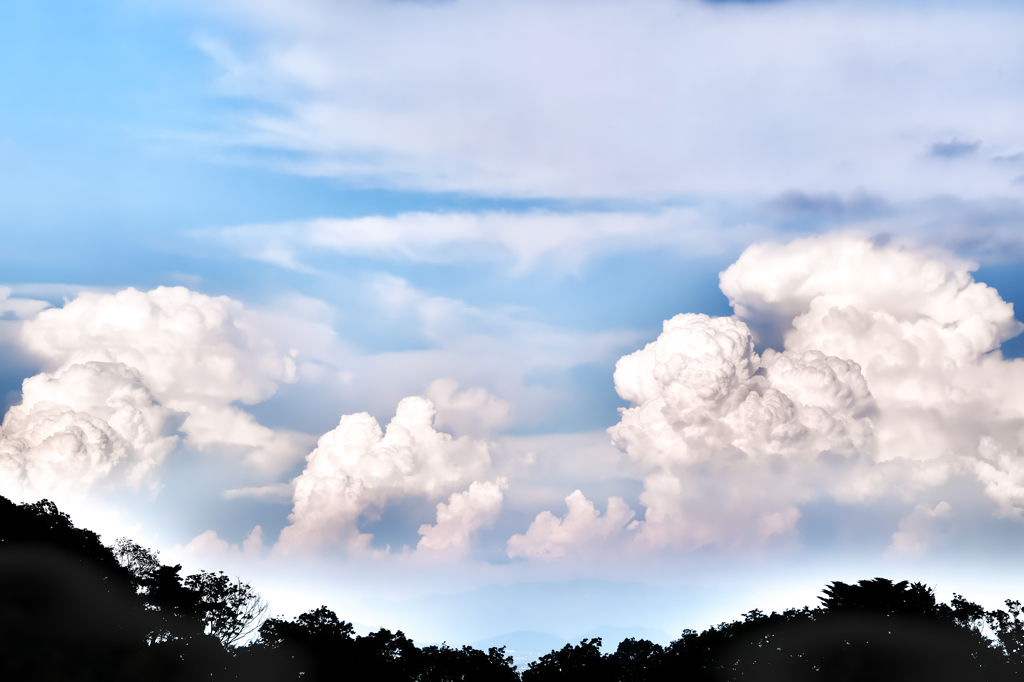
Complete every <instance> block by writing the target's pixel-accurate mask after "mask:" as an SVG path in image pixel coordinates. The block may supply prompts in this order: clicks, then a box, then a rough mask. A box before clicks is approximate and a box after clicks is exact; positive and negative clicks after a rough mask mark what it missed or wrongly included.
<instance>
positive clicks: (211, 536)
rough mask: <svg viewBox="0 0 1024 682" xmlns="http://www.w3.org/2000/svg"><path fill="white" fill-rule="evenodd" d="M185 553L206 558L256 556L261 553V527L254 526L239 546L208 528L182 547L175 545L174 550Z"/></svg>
mask: <svg viewBox="0 0 1024 682" xmlns="http://www.w3.org/2000/svg"><path fill="white" fill-rule="evenodd" d="M179 550H180V551H181V552H182V553H184V554H186V555H194V556H199V557H202V558H207V559H224V558H238V557H247V558H256V557H259V556H260V555H261V554H262V553H263V528H262V527H260V526H256V527H254V528H253V529H252V530H251V531H250V532H249V535H248V536H247V537H246V538H245V540H243V541H242V544H241V546H239V545H233V544H231V543H230V542H228V541H227V540H224V539H223V538H221V537H220V536H219V535H217V532H216V531H212V530H208V531H204V532H203V533H200V534H199V535H197V536H196V537H194V538H192V540H190V541H189V543H188V544H187V545H185V546H184V547H175V548H174V551H175V552H177V551H179Z"/></svg>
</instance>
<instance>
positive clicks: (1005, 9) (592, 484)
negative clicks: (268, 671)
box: [0, 0, 1024, 642]
mask: <svg viewBox="0 0 1024 682" xmlns="http://www.w3.org/2000/svg"><path fill="white" fill-rule="evenodd" d="M1022 19H1024V17H1022V15H1021V11H1020V9H1019V8H1018V7H1016V6H1014V5H1012V4H1005V3H988V4H984V3H982V4H979V3H969V4H968V3H955V2H944V3H923V2H919V3H909V2H908V3H899V4H894V3H843V2H812V1H804V2H800V1H793V2H772V3H699V2H689V1H686V0H645V2H641V3H629V4H627V3H622V2H617V1H615V0H603V1H601V2H596V3H586V2H568V3H551V2H542V1H540V0H537V1H532V2H525V3H522V2H520V3H506V2H490V3H484V2H476V1H467V0H457V1H453V2H446V3H415V2H370V1H366V2H328V1H327V0H302V1H301V2H294V3H287V4H286V3H275V2H261V1H258V0H230V1H225V2H222V3H216V4H212V5H211V4H207V3H165V2H161V1H159V0H151V1H147V2H143V1H141V0H139V1H138V2H130V1H127V0H126V1H114V0H110V1H102V0H89V1H86V2H75V3H72V2H61V1H57V0H47V1H44V2H27V1H22V0H10V1H9V2H5V3H3V4H2V5H0V63H2V64H3V65H4V67H3V68H2V69H0V226H2V229H3V235H4V248H3V249H2V250H0V265H2V270H0V272H2V276H0V286H2V287H4V289H3V290H0V294H3V295H2V296H0V304H2V306H0V307H2V313H3V314H2V317H0V325H2V328H0V344H2V349H3V353H2V355H0V357H3V358H4V360H3V362H2V365H0V394H2V395H4V396H6V398H5V409H10V412H9V413H8V416H7V418H6V420H5V422H4V432H3V433H2V434H0V462H3V464H4V468H3V469H0V472H2V473H3V476H4V477H5V478H4V480H3V490H2V491H0V492H3V494H5V495H9V496H11V497H14V498H17V499H36V498H38V497H40V496H49V497H51V498H52V499H54V500H56V501H57V502H58V504H59V505H61V507H62V508H67V509H69V510H71V511H72V512H73V513H75V514H76V516H75V518H76V519H81V522H83V523H86V524H87V525H88V524H92V525H93V526H95V527H96V528H97V529H98V530H100V531H101V532H103V533H104V537H105V538H107V539H109V540H113V539H114V536H116V534H119V533H128V534H132V535H133V536H134V537H136V538H137V539H138V540H139V541H141V542H143V543H144V544H148V545H150V546H153V547H155V548H158V549H160V550H161V551H162V552H163V553H164V556H165V557H168V558H170V559H173V560H175V561H182V562H184V563H186V564H189V565H190V566H193V567H195V568H199V567H208V568H221V567H224V568H226V569H230V570H231V571H233V572H237V573H241V574H243V575H245V576H252V577H253V578H252V579H253V580H254V582H256V583H257V585H258V586H260V587H262V589H264V591H266V592H267V594H268V595H269V596H270V597H271V599H272V601H273V604H274V608H275V609H277V610H279V611H281V612H286V613H289V614H291V613H297V612H298V611H301V610H303V609H305V608H311V607H315V606H318V605H319V601H317V600H320V601H322V600H323V599H324V598H327V597H329V598H330V604H329V605H331V606H332V607H335V608H336V610H337V611H338V613H339V615H340V616H341V617H342V618H348V619H352V620H357V621H359V622H360V623H365V624H369V625H385V626H388V627H393V628H394V627H398V628H404V629H405V630H406V631H407V632H410V633H412V634H413V635H414V636H415V637H417V638H418V639H420V640H423V641H439V640H443V639H447V640H448V641H450V642H451V641H456V640H458V641H464V642H475V641H483V640H485V639H487V638H493V637H499V636H501V635H502V634H503V633H505V632H510V631H511V629H509V630H502V627H504V626H503V625H502V624H501V623H500V622H499V621H500V619H498V618H496V617H495V616H494V613H498V612H500V611H501V609H507V601H508V600H509V599H513V600H514V601H516V602H523V603H525V604H526V606H523V607H522V608H523V612H522V613H520V614H519V615H517V617H516V618H517V619H518V620H516V623H517V625H516V627H515V628H513V629H515V630H536V631H539V632H544V633H547V635H552V636H555V637H556V638H559V637H565V638H570V637H577V636H582V635H584V634H586V633H590V632H594V631H595V629H598V628H602V627H605V628H628V627H633V626H638V627H639V626H644V627H650V628H655V629H659V628H660V629H661V631H662V632H663V633H664V637H666V638H668V637H675V636H677V635H678V631H677V630H678V629H679V628H682V627H687V626H691V627H696V626H701V625H704V624H707V623H709V622H712V621H714V620H720V619H724V618H728V617H732V616H734V615H736V614H737V613H739V612H740V611H741V610H746V609H747V608H753V607H754V606H758V607H761V608H765V607H768V608H771V607H784V606H789V605H796V604H797V603H804V602H805V601H807V600H810V599H812V598H813V594H814V593H815V591H816V590H817V589H818V588H819V587H820V584H823V581H826V580H832V579H857V578H862V577H870V576H869V574H870V575H874V574H876V573H877V574H885V575H890V576H891V577H893V578H898V579H902V578H903V577H907V578H911V579H925V580H933V581H934V582H936V583H937V584H938V583H941V587H942V589H956V590H958V591H961V592H963V593H964V594H965V595H966V596H968V597H969V598H977V599H979V600H984V599H998V598H1002V597H1010V596H1019V595H1020V591H1021V590H1020V588H1021V586H1020V585H1019V581H1017V580H1016V578H1014V577H1013V576H1012V573H1011V571H1010V567H1011V566H1012V563H1011V562H1012V560H1013V559H1015V558H1016V557H1017V555H1018V554H1019V551H1018V550H1017V547H1019V546H1020V542H1021V540H1022V539H1024V535H1022V533H1021V525H1020V524H1021V521H1020V518H1021V513H1022V512H1021V510H1022V506H1021V505H1022V504H1024V466H1022V465H1021V464H1020V458H1021V457H1022V456H1024V455H1022V453H1024V450H1022V449H1021V448H1022V447H1024V435H1022V434H1024V430H1022V429H1024V394H1022V393H1021V392H1020V391H1021V389H1020V388H1019V386H1020V385H1024V384H1020V383H1016V384H1015V383H1014V381H1015V380H1014V377H1018V376H1019V375H1020V374H1022V373H1024V361H1022V360H1019V359H1018V358H1021V357H1024V343H1022V341H1021V338H1022V337H1021V336H1020V335H1019V331H1020V324H1019V323H1017V322H1016V321H1015V320H1014V313H1013V310H1012V308H1011V307H1010V306H1009V305H1008V304H1013V303H1017V304H1018V307H1019V304H1020V303H1021V302H1022V301H1024V278H1022V277H1021V273H1022V272H1024V269H1022V267H1024V238H1022V237H1021V234H1022V233H1024V232H1022V230H1021V228H1022V225H1024V134H1022V133H1021V132H1020V129H1019V121H1020V119H1021V114H1022V113H1024V111H1022V108H1024V100H1022V98H1021V96H1020V94H1019V91H1020V88H1019V87H1016V84H1018V83H1019V82H1020V79H1021V77H1022V76H1024V49H1022V48H1021V47H1020V41H1019V39H1018V38H1017V36H1018V35H1019V27H1020V24H1021V21H1022ZM772 244H774V245H776V246H768V245H772ZM758 245H762V246H758ZM720 273H723V274H722V276H721V280H720ZM978 283H986V284H988V285H989V286H990V287H991V288H985V287H983V286H981V285H980V284H978ZM158 287H179V289H174V290H167V289H158ZM130 288H131V289H134V290H135V291H129V289H130ZM993 289H994V290H993ZM731 302H732V303H735V304H736V306H735V307H733V306H731ZM833 310H834V312H830V311H833ZM734 312H735V314H736V317H730V316H732V315H733V313H734ZM684 313H687V314H698V313H699V314H704V315H707V316H710V319H705V318H696V317H692V316H691V317H686V318H675V321H674V322H673V323H672V324H671V325H669V326H668V327H665V328H664V331H663V323H664V322H665V321H666V320H671V319H673V318H674V316H677V315H680V314H684ZM1018 317H1019V315H1018ZM719 318H722V319H719ZM857 320H860V322H857ZM652 342H656V344H655V345H654V346H650V347H649V348H648V350H644V349H645V347H646V346H647V344H649V343H652ZM744 349H745V350H744ZM775 351H778V353H776V352H775ZM783 351H784V352H783ZM631 354H635V355H633V356H632V357H634V360H629V361H627V360H625V359H623V358H626V357H627V356H631ZM815 354H819V355H820V356H821V358H826V359H825V360H820V359H815V358H818V355H815ZM620 359H622V360H621V361H620ZM617 363H618V367H619V371H618V372H617V370H616V367H617ZM631 363H632V364H631ZM822 363H824V364H822ZM850 363H853V364H850ZM723 367H724V368H730V369H728V371H726V370H725V369H722V368H723ZM687 368H689V369H687ZM709 377H711V378H709ZM26 380H28V382H27V383H25V384H24V386H23V383H22V382H23V381H26ZM708 382H710V383H708ZM716 382H718V383H716ZM715 396H717V397H715ZM403 399H409V400H406V402H403V403H402V405H404V406H405V407H404V408H400V406H399V403H400V401H402V400H403ZM396 410H397V411H398V413H399V416H398V417H396ZM402 410H405V411H404V412H403V411H402ZM430 410H433V411H434V412H435V413H436V415H435V416H434V417H433V422H431V421H430V417H429V415H428V413H429V412H430ZM620 410H625V411H624V412H620ZM360 413H368V414H369V415H370V416H371V417H372V418H373V419H375V420H376V422H377V423H378V424H379V427H380V428H384V427H385V426H386V425H387V424H388V423H389V422H391V421H392V418H393V417H394V418H395V420H396V421H395V422H394V424H395V426H394V429H392V430H389V432H388V435H387V436H386V437H384V438H383V440H381V438H382V436H381V435H380V434H378V435H374V433H375V432H374V428H375V427H374V426H373V425H372V424H371V422H369V421H366V419H369V417H367V418H366V419H363V418H362V417H359V416H358V415H359V414H360ZM346 415H347V416H346ZM402 415H405V416H402ZM424 415H428V416H424ZM631 415H632V416H631ZM659 415H660V416H659ZM343 416H346V417H345V418H344V419H343ZM339 420H341V425H340V426H339ZM360 420H362V421H360ZM424 420H426V421H424ZM630 420H633V421H630ZM142 425H144V426H142ZM698 425H704V426H700V429H704V430H700V429H698ZM694 429H698V430H694ZM609 430H610V432H609ZM402 434H405V435H402ZM410 434H411V435H410ZM444 434H448V435H447V436H446V435H444ZM321 437H323V439H324V440H320V439H321ZM403 439H406V440H403ZM408 439H411V440H408ZM318 441H319V446H318ZM360 448H363V449H362V450H360ZM403 448H404V449H403ZM314 450H315V452H314ZM82 453H89V455H88V457H86V458H85V459H82V457H83V455H82ZM311 453H312V454H311ZM346 453H347V454H346ZM356 453H362V454H356ZM402 453H404V454H402ZM307 455H308V456H309V457H308V459H307ZM90 458H91V459H90ZM837 467H838V468H837ZM844 477H845V478H844ZM769 480H770V481H771V483H770V484H769V483H765V481H769ZM843 481H846V483H843ZM575 491H579V495H578V496H576V497H573V495H576V492H575ZM615 500H618V501H617V502H616V501H615ZM438 505H442V506H443V508H442V507H439V506H438ZM588 505H589V506H588ZM257 526H258V527H259V532H258V533H255V535H253V532H254V530H253V529H254V528H255V527H257ZM108 536H111V537H108ZM247 538H248V540H247ZM516 538H521V539H519V540H517V539H516ZM967 549H969V550H970V553H969V556H971V557H972V559H971V561H972V562H973V563H972V565H975V564H976V565H977V566H979V567H983V568H972V565H968V564H967V563H966V562H965V561H964V560H963V557H964V556H968V554H965V550H967ZM958 557H959V558H958ZM858 571H859V572H858ZM588 580H589V581H593V580H598V581H603V582H600V583H599V585H600V587H599V588H598V587H594V586H595V585H597V584H598V583H592V582H580V581H588ZM531 584H535V586H536V588H535V590H534V592H531V591H530V590H531V589H533V588H528V587H523V585H531ZM488 585H491V586H493V585H504V586H512V587H508V588H507V589H506V591H504V592H502V589H505V588H501V589H498V588H491V587H486V586H488ZM550 585H561V586H562V587H560V588H556V589H564V590H566V594H575V593H574V592H573V590H582V591H583V593H588V592H587V590H597V591H598V592H600V593H601V594H603V595H605V596H603V597H601V598H599V599H596V601H591V602H586V599H584V602H586V603H588V604H590V606H581V605H579V604H576V605H568V602H567V605H565V606H564V608H565V609H568V610H571V611H572V612H573V614H574V615H573V616H572V617H569V616H566V617H565V618H564V619H562V620H559V619H553V617H552V616H551V614H550V613H549V612H548V611H550V609H549V608H548V606H545V602H546V600H548V599H549V597H546V596H545V595H546V594H548V592H547V591H548V590H550V589H551V588H550ZM477 588H480V589H484V590H485V592H486V594H487V595H490V596H487V597H486V598H484V597H480V598H479V600H478V601H479V603H492V602H493V604H494V605H495V606H494V609H493V613H491V612H488V610H487V609H481V608H480V607H479V605H477V606H471V604H472V603H473V602H474V599H477V598H476V597H472V598H470V597H457V598H456V597H453V598H451V599H450V600H448V602H447V603H449V604H450V613H448V614H447V615H446V616H445V618H444V619H441V620H438V621H436V622H433V621H431V619H430V618H429V617H428V616H427V615H425V614H426V613H428V612H429V611H430V610H431V609H436V608H437V607H436V603H435V601H432V600H436V599H438V598H439V597H437V595H443V594H454V593H462V592H465V591H466V590H473V589H477ZM652 589H658V590H663V591H664V594H672V595H674V596H673V597H672V599H677V601H678V603H676V602H666V604H669V603H670V605H666V606H664V607H663V609H662V611H660V612H658V601H659V600H658V599H657V598H655V597H653V596H651V595H652V594H653V593H651V592H649V591H650V590H652ZM972 589H975V590H977V593H972V592H971V590H972ZM487 590H491V591H489V592H488V591H487ZM495 590H496V591H495ZM636 590H641V592H642V591H643V590H648V592H643V594H645V595H647V596H644V597H642V599H641V598H640V597H637V599H641V601H642V600H644V599H646V600H648V601H644V602H643V603H644V604H646V605H645V606H644V607H643V609H641V610H640V611H636V612H631V611H630V609H629V608H628V607H627V606H625V605H624V604H626V603H627V602H628V600H626V599H625V598H624V597H623V596H622V595H627V594H628V595H634V596H635V595H636V594H640V593H639V592H636ZM1014 590H1016V591H1014ZM473 594H478V593H473ZM479 594H483V593H479ZM529 594H534V595H535V597H534V600H535V604H536V606H535V608H534V607H532V606H530V605H529V604H530V598H529V597H528V596H527V597H524V596H523V595H529ZM325 595H326V596H325ZM354 595H361V596H358V597H357V596H354ZM510 595H514V596H510ZM478 596H479V595H478ZM947 596H948V595H947ZM787 599H789V601H786V600H787ZM480 600H482V601H480ZM487 600H491V601H487ZM503 600H505V601H503ZM744 600H746V601H744ZM794 600H795V601H794ZM570 601H571V600H570ZM314 602H317V603H314ZM648 602H650V603H648ZM501 604H506V606H501ZM545 609H548V610H547V611H546V610H545ZM556 621H557V623H558V625H557V626H555V625H551V623H554V622H556ZM440 623H444V624H443V625H442V624H440ZM546 623H547V624H548V625H546ZM545 628H547V629H545ZM673 628H676V630H673ZM608 632H609V633H611V632H616V633H620V634H621V632H625V631H621V632H620V631H619V630H614V631H613V630H608ZM636 632H638V633H639V631H636ZM646 636H650V633H648V634H647V635H646Z"/></svg>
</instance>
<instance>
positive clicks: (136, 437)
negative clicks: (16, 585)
mask: <svg viewBox="0 0 1024 682" xmlns="http://www.w3.org/2000/svg"><path fill="white" fill-rule="evenodd" d="M22 343H23V345H24V346H25V347H26V349H28V350H29V351H31V352H33V353H35V354H36V355H38V356H40V357H41V358H42V359H43V361H44V362H45V363H46V365H47V366H48V369H49V370H50V371H48V372H45V373H42V374H39V375H37V376H34V377H31V378H29V379H27V380H26V381H25V382H24V386H23V391H22V402H21V404H19V405H17V406H15V407H13V408H11V409H10V410H9V411H8V413H7V415H6V416H5V417H4V422H3V431H2V434H0V470H2V471H3V474H4V475H3V478H2V480H3V482H4V488H5V489H4V493H5V494H13V495H17V496H19V497H20V496H38V495H42V494H54V493H55V492H59V491H64V490H71V489H78V490H84V489H87V488H89V487H91V486H93V485H97V484H101V483H102V484H110V485H121V484H129V485H131V484H139V483H142V482H146V481H148V480H151V476H150V474H151V473H152V472H153V470H154V469H155V467H156V466H157V465H158V464H159V463H160V462H161V461H162V460H163V458H164V457H165V456H166V455H167V454H168V453H169V452H170V451H171V450H172V449H173V448H174V447H175V444H176V443H177V442H179V440H180V436H179V433H180V435H184V436H185V437H186V439H187V442H188V443H189V444H190V445H191V446H193V447H197V448H200V449H205V448H214V447H216V448H220V449H222V450H227V451H230V452H237V453H240V454H243V455H246V456H247V457H248V458H249V460H250V461H251V462H252V463H254V464H257V465H261V466H265V467H269V468H274V467H277V466H280V465H281V463H282V462H285V463H287V462H289V461H294V458H295V456H296V454H298V453H300V452H301V449H300V448H301V444H300V443H298V442H295V438H294V437H293V435H291V434H288V433H279V432H274V431H271V430H270V429H267V428H265V427H263V426H260V425H259V424H258V423H256V421H255V420H254V419H253V418H252V416H251V415H249V414H247V413H245V412H243V411H242V410H241V409H239V408H237V407H235V406H233V405H232V404H231V403H232V402H234V401H240V402H243V403H255V402H259V401H261V400H264V399H266V398H268V397H269V396H271V395H272V394H273V393H274V391H275V390H276V387H277V384H278V382H282V381H290V380H292V379H293V377H294V373H295V366H294V363H293V360H292V358H291V357H289V356H288V355H287V354H283V353H281V352H280V351H278V350H277V349H276V348H275V347H274V345H273V343H272V342H271V341H270V340H268V339H267V337H266V335H265V334H263V333H261V331H260V329H259V328H258V326H257V325H256V324H255V323H254V320H253V318H252V316H251V315H250V313H249V312H248V311H247V310H246V309H245V308H244V307H243V306H242V304H241V303H239V302H237V301H234V300H231V299H229V298H226V297H219V298H214V297H210V296H205V295H203V294H198V293H196V292H193V291H189V290H188V289H184V288H181V287H176V288H163V287H161V288H158V289H154V290H153V291H149V292H140V291H136V290H134V289H126V290H124V291H121V292H118V293H116V294H94V293H86V294H83V295H81V296H80V297H78V298H77V299H75V300H74V301H72V302H70V303H68V304H66V305H65V306H64V307H63V308H53V309H49V310H44V311H42V312H41V313H40V314H39V315H38V316H37V317H36V318H35V319H32V320H30V321H27V322H26V323H25V324H24V326H23V328H22Z"/></svg>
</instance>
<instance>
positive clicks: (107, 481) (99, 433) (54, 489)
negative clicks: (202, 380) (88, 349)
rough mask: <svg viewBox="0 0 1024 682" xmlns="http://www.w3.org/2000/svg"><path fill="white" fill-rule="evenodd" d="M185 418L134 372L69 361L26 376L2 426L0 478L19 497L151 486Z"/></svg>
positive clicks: (122, 367)
mask: <svg viewBox="0 0 1024 682" xmlns="http://www.w3.org/2000/svg"><path fill="white" fill-rule="evenodd" d="M183 416H184V415H180V414H177V413H175V412H174V411H173V410H171V409H168V408H167V407H165V406H162V405H160V404H159V403H158V402H157V401H156V400H155V399H154V397H153V395H152V394H151V393H150V391H149V390H148V389H147V388H146V386H145V385H144V383H143V381H142V378H141V377H140V376H139V373H138V372H137V371H136V370H134V369H132V368H129V367H126V366H125V365H124V364H121V363H116V362H84V363H74V364H71V365H69V366H67V367H65V368H62V369H60V370H58V371H56V372H52V373H43V374H38V375H36V376H34V377H31V378H29V379H26V380H25V382H24V384H23V389H22V402H21V404H19V405H16V406H14V407H12V408H10V410H8V412H7V414H6V415H5V416H4V421H3V426H2V427H0V472H2V476H0V481H2V492H3V494H4V495H6V496H8V497H11V498H14V499H17V500H35V499H38V498H39V497H43V496H51V497H52V496H55V495H56V496H62V495H65V494H68V493H84V492H86V491H87V490H89V489H90V488H91V487H93V486H96V485H108V486H110V485H113V486H116V485H122V486H123V485H128V486H138V485H140V484H152V483H154V477H153V474H154V470H155V468H156V467H158V466H159V465H160V463H161V462H162V461H163V459H164V457H166V456H167V454H168V453H169V452H170V451H171V450H173V449H174V447H175V446H176V444H177V442H178V436H177V435H175V432H176V426H177V425H178V424H180V422H181V418H182V417H183Z"/></svg>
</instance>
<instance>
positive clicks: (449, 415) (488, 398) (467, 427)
mask: <svg viewBox="0 0 1024 682" xmlns="http://www.w3.org/2000/svg"><path fill="white" fill-rule="evenodd" d="M426 397H427V398H428V399H429V400H430V402H432V403H433V404H434V409H435V410H436V411H437V416H436V417H435V418H434V426H435V427H437V428H439V429H441V428H446V427H447V428H451V429H454V430H455V431H456V432H457V433H469V434H474V435H476V433H477V432H478V431H479V432H487V431H493V430H494V429H497V428H500V427H502V426H504V425H505V424H506V423H507V422H508V418H509V412H510V411H511V409H512V406H511V405H509V403H508V401H507V400H502V399H501V398H497V397H495V396H493V395H491V394H490V393H488V392H487V389H485V388H482V387H480V386H476V387H474V388H467V389H466V390H464V391H460V390H459V384H458V382H457V381H455V380H454V379H436V380H434V381H433V382H431V384H430V386H428V387H427V393H426Z"/></svg>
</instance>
